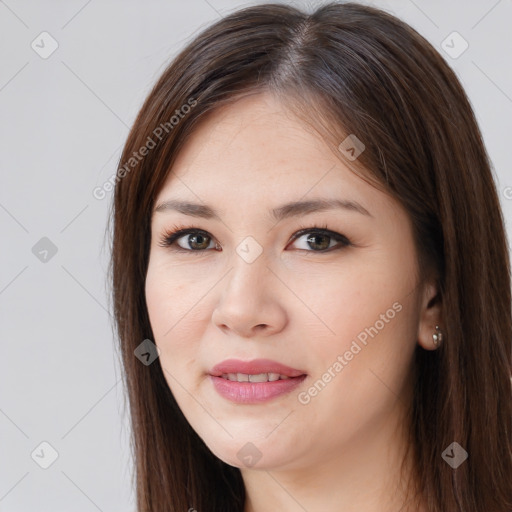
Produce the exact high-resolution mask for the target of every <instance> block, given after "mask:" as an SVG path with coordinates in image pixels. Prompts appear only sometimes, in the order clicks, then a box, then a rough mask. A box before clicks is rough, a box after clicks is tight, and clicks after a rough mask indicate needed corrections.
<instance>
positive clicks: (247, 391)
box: [209, 359, 307, 404]
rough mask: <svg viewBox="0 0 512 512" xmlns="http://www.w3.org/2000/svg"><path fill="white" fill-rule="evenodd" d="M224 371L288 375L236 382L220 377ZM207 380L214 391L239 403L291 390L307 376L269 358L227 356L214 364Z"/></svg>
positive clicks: (260, 401)
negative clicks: (247, 358) (244, 359)
mask: <svg viewBox="0 0 512 512" xmlns="http://www.w3.org/2000/svg"><path fill="white" fill-rule="evenodd" d="M226 373H246V374H250V375H257V374H258V373H279V374H280V375H285V376H286V377H289V378H288V379H286V380H276V381H272V382H270V381H269V382H237V381H231V380H226V379H223V378H222V375H223V374H226ZM209 375H210V380H211V381H212V383H213V386H214V388H215V390H216V391H217V393H219V395H221V396H222V397H224V398H226V399H228V400H230V401H232V402H235V403H238V404H257V403H262V402H267V401H269V400H272V399H274V398H276V397H278V396H282V395H285V394H287V393H290V392H291V391H292V390H293V389H295V388H296V387H297V386H299V385H300V384H301V383H302V382H303V381H304V379H305V378H306V377H307V375H306V373H305V372H304V371H301V370H297V369H295V368H290V367H289V366H286V365H284V364H281V363H278V362H277V361H272V360H270V359H254V360H253V361H241V360H239V359H227V360H226V361H223V362H222V363H219V364H217V365H215V366H214V367H213V368H212V369H211V371H210V372H209Z"/></svg>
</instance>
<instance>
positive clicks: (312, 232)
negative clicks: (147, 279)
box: [159, 226, 352, 253]
mask: <svg viewBox="0 0 512 512" xmlns="http://www.w3.org/2000/svg"><path fill="white" fill-rule="evenodd" d="M306 235H307V236H306ZM302 238H303V239H304V240H303V242H302V245H303V246H302V247H298V249H299V250H303V251H307V252H317V253H324V252H331V250H333V249H342V248H344V247H348V246H351V245H352V243H351V242H350V240H349V239H348V238H346V237H345V236H344V235H341V234H340V233H336V232H334V231H331V230H329V229H327V227H322V228H321V227H318V226H311V227H308V228H304V229H301V230H300V231H297V232H296V233H295V234H294V235H293V237H292V242H293V243H295V241H297V240H300V239H302ZM159 245H160V246H161V247H170V248H172V250H173V251H177V252H188V253H192V252H195V253H201V252H204V251H205V250H207V249H215V250H221V249H222V248H221V246H220V245H219V244H218V243H216V242H214V239H213V237H212V236H211V235H210V234H209V233H208V232H206V231H203V230H202V229H197V228H193V227H183V226H174V227H173V229H172V230H171V231H169V232H166V233H165V234H164V236H163V238H162V240H161V241H160V243H159ZM287 247H289V246H287Z"/></svg>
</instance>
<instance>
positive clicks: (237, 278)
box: [212, 257, 288, 338]
mask: <svg viewBox="0 0 512 512" xmlns="http://www.w3.org/2000/svg"><path fill="white" fill-rule="evenodd" d="M282 286H283V285H282V283H280V281H279V279H277V278H276V276H275V275H274V274H273V272H272V271H271V270H270V269H269V268H268V267H267V262H266V261H265V259H264V258H263V257H260V258H258V259H257V260H256V261H254V262H252V263H247V262H245V261H244V260H243V259H241V258H239V259H238V261H236V262H235V264H234V267H233V268H232V269H231V271H230V272H228V274H227V276H226V277H225V284H224V287H223V291H222V293H221V295H220V297H219V299H218V302H217V305H216V307H215V309H214V311H213V314H212V321H213V323H214V324H215V325H216V326H217V327H218V328H219V329H221V330H222V331H224V332H225V333H226V334H227V333H229V332H232V333H234V334H236V335H237V336H240V337H244V338H252V337H254V336H270V335H272V334H276V333H278V332H280V331H281V330H282V329H283V328H284V327H285V326H286V324H287V321H288V320H287V318H288V317H287V314H286V310H285V308H284V304H283V301H282V298H283V296H282V290H280V288H282ZM279 291H281V293H279Z"/></svg>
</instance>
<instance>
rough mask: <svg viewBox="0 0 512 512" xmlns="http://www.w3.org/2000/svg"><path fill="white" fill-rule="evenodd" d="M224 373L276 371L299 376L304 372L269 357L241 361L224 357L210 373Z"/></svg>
mask: <svg viewBox="0 0 512 512" xmlns="http://www.w3.org/2000/svg"><path fill="white" fill-rule="evenodd" d="M226 373H244V374H247V375H258V374H260V373H278V374H279V375H286V376H287V377H300V376H301V375H305V372H303V371H301V370H297V369H295V368H290V367H289V366H286V365H284V364H281V363H278V362H277V361H272V360H271V359H253V360H252V361H241V360H240V359H226V360H225V361H222V362H221V363H219V364H216V365H215V366H214V367H213V368H212V369H211V370H210V375H213V376H214V377H220V376H221V375H223V374H226Z"/></svg>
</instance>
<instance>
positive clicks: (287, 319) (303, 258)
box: [146, 94, 421, 469]
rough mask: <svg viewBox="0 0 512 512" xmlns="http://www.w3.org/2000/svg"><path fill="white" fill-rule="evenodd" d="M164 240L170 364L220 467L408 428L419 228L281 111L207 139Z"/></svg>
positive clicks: (175, 184) (247, 118)
mask: <svg viewBox="0 0 512 512" xmlns="http://www.w3.org/2000/svg"><path fill="white" fill-rule="evenodd" d="M304 201H307V202H311V203H310V204H309V208H308V209H306V210H304V209H301V208H299V207H286V208H282V207H283V205H286V204H288V203H294V202H304ZM315 201H326V202H327V201H329V202H331V205H332V206H331V207H330V208H325V209H318V208H317V209H315V208H314V207H313V206H312V205H313V203H314V202H315ZM173 202H184V203H193V204H196V205H198V207H191V206H188V207H181V208H180V207H178V208H176V203H173ZM336 202H337V203H336ZM173 205H174V206H173ZM274 214H275V215H274ZM182 229H185V230H187V231H181V232H180V233H178V235H176V232H177V231H179V230H182ZM151 230H152V231H151V249H150V260H149V267H148V272H147V278H146V300H147V306H148V310H149V316H150V321H151V326H152V330H153V334H154V337H155V343H156V345H157V346H158V347H159V349H160V357H159V359H158V360H157V361H159V363H160V364H161V366H162V369H163V373H164V375H165V378H166V380H167V383H168V385H169V387H170V389H171V391H172V393H173V395H174V397H175V399H176V401H177V403H178V405H179V407H180V408H181V410H182V411H183V413H184V415H185V417H186V418H187V420H188V422H189V423H190V425H191V426H192V428H193V429H194V430H195V431H196V432H197V433H198V435H199V436H200V437H201V438H202V439H203V440H204V442H205V443H206V445H207V446H208V447H209V448H210V450H211V451H212V452H213V453H214V454H215V455H216V456H217V457H219V458H220V459H222V460H223V461H225V462H226V463H228V464H231V465H233V466H237V467H240V468H244V467H249V466H250V467H254V468H267V469H272V468H273V469H277V468H300V467H305V466H306V465H311V464H315V463H318V462H320V461H322V460H323V461H325V460H326V459H328V458H332V457H338V456H340V455H341V454H347V453H349V450H351V449H353V448H354V447H357V446H358V444H360V443H364V442H367V441H368V440H369V439H373V438H377V437H378V436H379V435H380V434H379V433H381V432H383V431H386V429H387V428H388V427H390V425H392V424H393V423H394V422H395V423H396V422H398V421H399V420H398V418H399V414H400V404H403V403H404V401H403V400H402V399H401V398H398V396H399V395H400V397H402V396H405V395H402V393H403V392H406V391H407V389H408V387H409V386H410V380H409V378H410V369H411V361H412V356H413V351H414V348H415V345H416V343H417V334H418V329H419V322H420V311H419V307H420V303H421V300H420V294H421V288H420V286H419V284H418V282H417V274H418V269H417V255H416V252H415V248H414V244H413V238H412V231H411V224H410V221H409V218H408V216H407V214H406V213H405V211H404V210H403V209H402V208H401V207H400V206H399V204H398V203H397V202H395V201H394V200H393V199H391V198H390V197H389V196H387V195H386V194H384V193H383V192H381V191H378V190H377V189H375V188H374V187H372V186H371V185H369V184H368V183H366V182H365V181H363V180H362V179H361V178H359V177H358V176H356V175H355V174H354V173H352V172H351V171H350V170H349V169H348V167H347V166H346V165H345V164H344V160H343V157H342V156H341V155H340V158H336V156H335V155H334V154H333V153H332V152H331V151H330V150H329V148H328V146H327V145H326V144H325V143H324V142H323V141H322V140H321V139H320V138H319V137H318V136H316V135H314V134H313V133H312V131H311V130H310V129H307V127H305V126H304V125H303V124H302V123H301V122H300V121H299V120H297V119H296V118H294V117H293V116H292V115H291V114H289V113H287V111H285V110H284V108H283V106H282V105H281V104H280V103H279V102H278V101H277V100H276V99H274V98H273V97H272V96H270V95H267V94H259V95H255V96H252V97H248V98H244V99H242V100H239V101H238V102H237V103H235V104H233V105H231V106H229V107H225V108H223V109H222V110H218V111H216V112H214V113H213V115H212V116H211V117H210V118H208V119H207V120H206V121H205V122H204V123H203V124H202V125H201V126H200V127H199V128H198V129H197V130H196V132H195V133H194V135H193V136H192V137H190V138H189V139H188V140H187V143H186V145H185V147H184V148H183V149H182V150H181V152H180V154H179V156H178V158H177V160H176V162H175V165H174V166H173V168H172V172H171V173H170V174H169V176H168V179H167V181H166V182H165V184H164V186H163V188H162V190H161V191H160V193H159V195H158V197H157V198H156V202H155V211H154V213H153V217H152V225H151ZM188 230H190V231H188ZM229 360H235V361H234V362H233V361H231V363H230V362H229ZM258 360H259V361H258ZM262 360H263V361H262ZM225 361H227V363H225V364H224V365H222V363H223V362H225ZM219 365H220V367H219ZM279 365H282V366H279ZM292 370H293V371H292ZM287 377H288V378H287ZM230 379H231V380H230ZM248 379H249V381H248ZM275 379H277V380H275ZM239 381H240V382H239ZM326 432H327V433H328V434H329V435H326Z"/></svg>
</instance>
